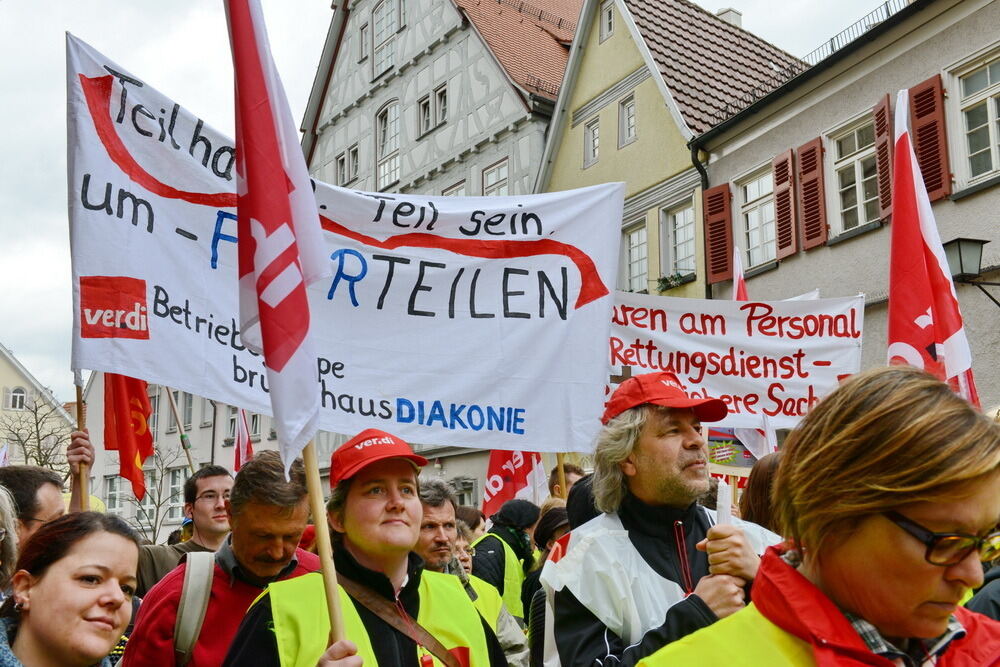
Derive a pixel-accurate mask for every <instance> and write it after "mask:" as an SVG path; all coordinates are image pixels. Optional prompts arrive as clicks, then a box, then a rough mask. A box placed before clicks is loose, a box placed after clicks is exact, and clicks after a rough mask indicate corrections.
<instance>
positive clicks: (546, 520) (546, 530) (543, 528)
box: [534, 507, 569, 551]
mask: <svg viewBox="0 0 1000 667" xmlns="http://www.w3.org/2000/svg"><path fill="white" fill-rule="evenodd" d="M564 527H567V528H568V527H569V514H567V512H566V508H565V507H553V508H551V509H549V510H546V511H545V512H544V513H543V514H542V516H541V517H539V519H538V525H537V526H535V534H534V540H535V547H537V548H538V549H539V551H547V550H548V546H547V545H548V543H549V540H551V539H552V536H553V535H555V533H556V531H557V530H559V529H560V528H564Z"/></svg>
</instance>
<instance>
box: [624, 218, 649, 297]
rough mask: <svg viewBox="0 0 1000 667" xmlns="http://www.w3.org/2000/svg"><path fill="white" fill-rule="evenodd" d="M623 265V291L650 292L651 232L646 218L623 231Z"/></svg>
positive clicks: (630, 224) (632, 223)
mask: <svg viewBox="0 0 1000 667" xmlns="http://www.w3.org/2000/svg"><path fill="white" fill-rule="evenodd" d="M633 239H634V240H635V243H633ZM640 249H641V252H640ZM633 250H634V251H635V252H634V253H633ZM621 265H622V289H624V290H626V291H629V292H642V291H645V290H649V231H648V230H647V228H646V219H645V218H640V219H639V220H635V221H633V222H631V223H629V224H628V225H626V226H625V227H624V228H623V229H622V261H621ZM640 266H641V269H640V268H639V267H640Z"/></svg>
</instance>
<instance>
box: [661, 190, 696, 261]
mask: <svg viewBox="0 0 1000 667" xmlns="http://www.w3.org/2000/svg"><path fill="white" fill-rule="evenodd" d="M663 216H664V222H665V226H666V238H667V252H668V256H667V261H666V262H665V263H664V264H665V266H666V271H664V273H665V274H667V275H671V276H672V275H675V274H678V273H679V274H681V275H688V274H691V273H694V270H695V267H694V262H695V245H694V207H693V206H691V205H690V204H687V205H685V206H682V207H680V208H675V209H672V210H669V211H666V210H665V211H664V212H663Z"/></svg>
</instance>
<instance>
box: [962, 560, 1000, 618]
mask: <svg viewBox="0 0 1000 667" xmlns="http://www.w3.org/2000/svg"><path fill="white" fill-rule="evenodd" d="M965 608H966V609H971V610H972V611H975V612H978V613H980V614H985V615H986V616H989V617H990V618H992V619H993V620H994V621H1000V565H994V566H993V567H992V568H991V569H990V570H989V571H988V572H987V573H986V577H985V579H984V581H983V586H982V588H980V589H979V591H977V592H976V594H975V595H973V596H972V599H971V600H969V601H968V602H967V603H966V605H965Z"/></svg>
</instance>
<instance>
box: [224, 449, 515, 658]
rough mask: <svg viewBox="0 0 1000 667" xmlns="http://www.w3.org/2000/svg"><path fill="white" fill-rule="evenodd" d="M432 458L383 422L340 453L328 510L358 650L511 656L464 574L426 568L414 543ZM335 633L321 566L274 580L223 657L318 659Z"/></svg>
mask: <svg viewBox="0 0 1000 667" xmlns="http://www.w3.org/2000/svg"><path fill="white" fill-rule="evenodd" d="M426 464H427V459H425V458H423V457H422V456H418V455H416V454H414V453H413V450H412V449H411V448H410V446H409V445H408V444H407V443H406V442H404V441H403V440H401V439H399V438H397V437H396V436H394V435H391V434H389V433H386V432H384V431H379V430H377V429H367V430H365V431H362V432H361V433H359V434H358V435H356V436H355V437H353V438H351V439H350V440H348V441H347V442H345V443H344V444H343V445H341V446H340V447H339V448H338V449H337V450H336V451H335V452H334V453H333V456H332V458H331V461H330V484H331V486H332V487H333V492H332V494H331V495H330V500H329V502H328V504H327V509H328V511H329V515H328V518H329V521H330V525H331V526H332V528H333V530H334V536H333V541H334V559H335V561H336V567H337V580H338V582H339V583H340V586H341V592H340V600H341V608H342V611H343V615H344V627H345V631H346V636H347V639H348V640H350V642H352V643H353V645H354V646H353V649H352V651H353V652H354V653H355V655H352V656H350V657H361V658H363V659H364V664H365V665H386V666H388V665H392V667H397V666H398V667H418V666H422V665H424V664H427V662H428V661H430V660H431V657H430V656H432V655H434V656H438V655H441V654H443V653H451V654H452V655H453V656H455V657H458V658H459V661H460V662H461V664H463V665H467V666H468V667H487V666H495V665H506V664H507V661H506V659H505V658H504V655H503V650H502V649H501V648H500V645H499V643H497V638H496V635H495V634H494V632H493V630H492V629H491V628H490V626H489V624H488V623H487V622H486V621H485V620H484V619H483V618H482V617H481V616H480V615H479V613H478V612H477V610H476V608H475V606H473V604H472V601H471V600H470V599H469V597H468V595H466V593H465V591H464V590H463V589H462V585H461V583H460V582H459V581H458V579H457V578H455V577H453V576H451V575H447V574H441V573H438V572H431V571H429V570H425V569H424V568H423V565H422V560H421V558H420V557H419V556H417V555H416V554H415V553H413V552H412V549H413V548H414V547H415V546H416V544H417V539H418V537H419V533H420V521H421V517H422V514H423V510H422V507H421V503H420V498H419V495H418V494H419V490H418V482H417V474H418V472H419V469H420V467H422V466H424V465H426ZM329 634H330V620H329V615H328V611H327V606H326V600H325V597H324V589H323V581H322V579H321V578H320V575H319V574H318V573H317V574H313V575H307V576H305V577H299V578H297V579H291V580H288V581H283V582H279V583H275V584H271V585H270V586H268V588H267V591H266V593H265V594H264V595H262V596H261V597H260V598H259V599H258V600H257V601H256V602H255V603H254V605H253V607H251V608H250V610H249V611H248V612H247V615H246V618H245V619H244V620H243V624H242V625H241V626H240V629H239V631H238V632H237V635H236V638H235V640H234V641H233V643H232V646H231V648H230V650H229V654H228V655H227V656H226V661H225V663H224V664H226V665H234V666H235V665H255V666H261V667H269V666H272V665H274V666H277V665H282V666H283V667H288V666H289V665H296V666H305V665H308V666H309V667H312V666H313V665H315V664H316V663H317V661H318V660H319V659H320V657H321V656H323V655H324V651H326V650H327V645H328V643H329ZM345 646H346V643H343V642H338V643H337V644H335V645H334V646H332V647H330V651H329V652H328V653H327V654H326V656H325V658H324V660H326V659H330V658H335V657H336V658H345V657H348V655H349V652H347V651H345ZM334 664H336V663H334Z"/></svg>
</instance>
